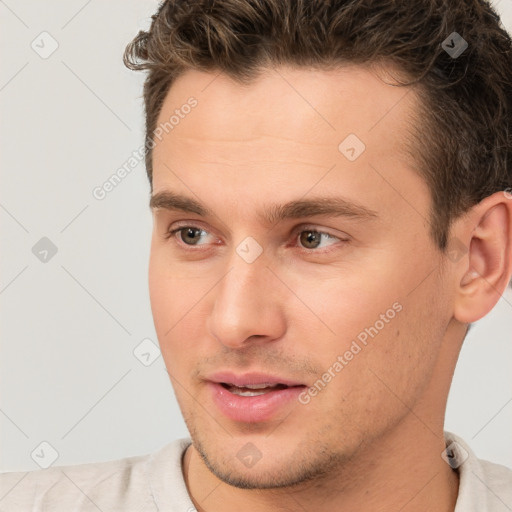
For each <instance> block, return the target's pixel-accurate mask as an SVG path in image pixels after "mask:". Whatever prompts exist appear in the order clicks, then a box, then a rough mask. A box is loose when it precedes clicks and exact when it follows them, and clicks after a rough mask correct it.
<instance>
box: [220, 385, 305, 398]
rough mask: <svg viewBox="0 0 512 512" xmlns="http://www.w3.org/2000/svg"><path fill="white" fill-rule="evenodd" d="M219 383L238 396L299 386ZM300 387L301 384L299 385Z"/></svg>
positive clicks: (257, 394) (255, 394)
mask: <svg viewBox="0 0 512 512" xmlns="http://www.w3.org/2000/svg"><path fill="white" fill-rule="evenodd" d="M220 385H221V386H222V387H223V388H224V389H227V390H228V391H229V392H230V393H233V394H234V395H238V396H260V395H266V394H267V393H272V392H273V391H280V390H282V389H287V388H289V387H299V386H287V385H286V384H269V383H263V384H252V385H250V384H246V385H245V386H236V385H234V384H229V383H226V382H221V383H220ZM300 387H302V386H300Z"/></svg>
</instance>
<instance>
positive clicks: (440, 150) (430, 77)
mask: <svg viewBox="0 0 512 512" xmlns="http://www.w3.org/2000/svg"><path fill="white" fill-rule="evenodd" d="M125 62H126V63H127V64H128V65H129V66H130V67H131V68H132V69H145V70H148V77H147V80H146V83H145V88H144V95H145V96H144V97H145V105H146V129H147V137H146V145H147V149H148V152H147V154H146V167H147V171H148V177H149V180H150V184H151V201H150V206H151V208H152V211H153V213H154V231H153V238H152V245H151V261H150V272H149V284H150V297H151V305H152V311H153V317H154V321H155V326H156V330H157V334H158V338H159V343H160V347H161V351H162V354H163V357H164V360H165V364H166V367H167V370H168V373H169V376H170V378H171V381H172V383H173V386H174V390H175V392H176V396H177V399H178V402H179V405H180V407H181V410H182V413H183V416H184V419H185V421H186V424H187V426H188V429H189V431H190V435H191V439H190V440H188V439H183V440H178V441H174V442H172V443H170V444H169V445H168V446H166V447H164V448H163V449H161V450H160V451H158V452H156V453H154V454H152V455H148V456H139V457H132V458H128V459H123V460H119V461H112V462H106V463H100V464H86V465H79V466H69V467H64V468H58V467H53V468H50V469H47V470H44V471H41V472H38V473H29V474H25V475H23V476H22V475H20V474H17V473H13V474H6V475H3V481H2V490H3V493H5V492H7V495H6V498H5V499H4V500H3V501H2V502H0V505H2V507H3V508H4V509H5V510H103V511H107V510H124V511H129V510H145V511H146V510H148V511H149V510H161V511H163V510H176V511H178V510H180V511H186V510H188V511H192V510H198V511H207V512H216V511H221V510H222V511H224V512H230V511H238V510H242V509H243V510H245V511H248V512H253V511H270V510H272V511H274V510H279V511H285V510H293V511H300V510H304V511H315V512H318V511H327V510H329V511H332V510H350V511H352V512H354V511H356V512H357V511H368V510H378V511H384V512H386V511H397V510H402V511H430V510H432V511H433V510H435V511H454V510H455V511H457V512H462V511H464V512H466V511H479V512H481V511H493V512H497V511H505V510H512V471H511V470H509V469H507V468H505V467H503V466H499V465H497V464H492V463H490V462H484V461H480V460H478V459H476V457H475V456H474V454H473V453H472V452H471V449H470V448H469V446H468V445H466V444H465V443H464V441H463V440H462V439H459V438H458V437H457V436H455V435H453V434H450V433H445V432H443V424H444V413H445V407H446V400H447V396H448V391H449V388H450V382H451V378H452V375H453V371H454V368H455V365H456V361H457V357H458V354H459V351H460V349H461V346H462V343H463V340H464V337H465V336H466V334H467V331H468V329H469V326H470V324H471V323H472V322H475V321H476V320H478V319H480V318H482V317H483V316H485V315H486V314H487V313H488V312H489V311H490V310H491V309H492V308H493V307H494V305H495V304H496V302H497V301H498V300H499V298H500V296H501V294H502V293H503V291H504V290H505V288H506V287H507V284H508V282H509V281H510V278H511V275H512V170H511V164H510V162H511V158H512V130H511V126H512V43H511V40H510V38H509V36H508V35H507V33H506V32H505V31H504V29H503V28H502V27H501V26H500V24H499V19H498V17H497V16H496V14H495V13H494V11H493V10H492V9H491V8H490V6H489V5H488V4H487V3H486V2H483V1H479V0H455V1H452V2H450V4H449V6H448V5H446V3H445V2H441V1H439V0H419V1H417V2H414V3H406V2H392V1H390V2H386V3H385V2H372V1H350V2H349V1H339V2H328V1H326V0H324V1H297V0H218V1H216V2H214V1H211V0H210V1H200V2H181V1H177V0H175V1H171V2H164V3H163V4H162V5H161V6H160V8H159V10H158V12H157V13H156V14H155V16H153V23H152V26H151V29H150V30H149V31H148V32H141V33H139V35H138V36H137V37H136V38H135V39H134V41H133V42H132V43H131V44H130V45H129V46H128V48H127V50H126V53H125Z"/></svg>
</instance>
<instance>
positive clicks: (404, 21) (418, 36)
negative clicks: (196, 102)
mask: <svg viewBox="0 0 512 512" xmlns="http://www.w3.org/2000/svg"><path fill="white" fill-rule="evenodd" d="M453 32H457V33H458V34H460V36H462V38H463V40H464V41H466V42H467V44H468V46H467V48H466V49H465V50H464V51H463V52H462V53H461V54H460V55H459V56H455V55H454V54H453V53H452V54H450V53H449V51H448V50H449V48H450V47H454V46H455V43H454V40H453V37H454V36H453ZM450 37H451V38H452V39H450ZM455 37H458V36H457V35H455ZM464 41H462V42H463V43H464ZM443 42H444V43H443ZM124 62H125V64H126V66H128V67H129V68H130V69H134V70H147V71H148V75H147V77H146V81H145V84H144V102H145V111H146V169H147V173H148V177H149V181H150V184H151V188H152V151H151V148H152V147H153V146H154V140H153V132H154V130H155V128H156V122H157V119H158V116H159V114H160V111H161V108H162V104H163V102H164V99H165V97H166V95H167V92H168V90H169V88H170V86H171V85H172V83H173V81H174V80H175V79H176V78H177V77H178V76H179V75H180V74H182V73H183V72H184V71H186V70H187V69H196V70H200V71H220V72H224V73H226V74H228V75H229V76H230V77H231V78H233V79H235V80H237V81H239V82H241V83H247V82H250V81H251V80H253V79H254V78H255V77H257V75H258V72H259V71H261V69H262V68H264V67H266V66H272V65H279V64H291V65H295V66H297V65H298V66H309V67H316V68H319V67H320V68H322V67H325V68H332V67H333V66H341V65H343V64H344V63H355V64H358V63H359V64H364V63H368V64H372V63H379V62H384V63H389V64H392V65H394V66H395V67H396V68H397V69H399V70H400V71H402V72H403V73H404V76H405V77H407V80H405V81H403V80H400V83H399V84H397V85H404V86H407V85H412V84H415V85H416V86H417V87H416V90H417V92H418V95H419V97H420V98H421V101H420V110H421V112H418V113H417V116H415V121H416V122H415V123H414V129H413V132H414V133H413V134H412V140H413V141H414V144H413V146H414V147H413V148H411V151H410V153H411V155H412V156H413V158H414V161H415V162H416V163H417V167H418V172H419V173H420V174H421V176H422V177H423V178H424V179H425V181H426V183H427V185H428V186H429V189H430V191H431V194H432V201H431V211H430V222H431V235H432V237H433V239H434V240H435V242H436V243H437V245H438V246H439V248H440V249H441V250H445V249H446V247H447V242H448V239H447V238H448V232H449V227H450V225H451V221H452V220H453V219H455V218H457V217H458V216H459V215H461V214H462V213H464V212H465V211H467V210H468V209H469V208H471V207H472V206H474V205H475V204H477V203H479V202H480V201H481V200H482V199H484V198H485V197H487V196H489V195H491V194H493V193H494V192H497V191H500V190H503V191H505V190H507V189H509V190H510V191H511V193H512V189H511V188H510V187H512V158H511V155H512V41H511V39H510V36H509V34H508V33H507V32H506V30H505V29H504V28H503V26H502V25H501V22H500V18H499V16H498V15H497V13H496V12H495V11H494V10H493V8H492V7H491V6H490V4H489V3H488V2H486V1H483V0H449V1H448V0H414V2H405V1H403V0H189V1H186V0H168V1H164V2H162V3H161V4H160V6H159V8H158V10H157V12H156V14H154V15H153V16H152V23H151V27H150V29H149V31H140V32H139V33H138V35H137V36H136V37H135V38H134V39H133V41H132V42H131V43H130V44H129V45H128V46H127V47H126V50H125V53H124Z"/></svg>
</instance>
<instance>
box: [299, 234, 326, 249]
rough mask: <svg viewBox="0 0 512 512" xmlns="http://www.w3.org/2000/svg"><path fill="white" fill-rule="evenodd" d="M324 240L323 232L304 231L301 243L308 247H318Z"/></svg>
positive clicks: (301, 235)
mask: <svg viewBox="0 0 512 512" xmlns="http://www.w3.org/2000/svg"><path fill="white" fill-rule="evenodd" d="M321 241H322V234H321V233H319V232H318V231H302V233H301V234H300V243H301V244H302V245H303V247H305V248H306V249H316V248H317V247H318V246H319V245H320V242H321Z"/></svg>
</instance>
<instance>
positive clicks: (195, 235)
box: [165, 226, 209, 246]
mask: <svg viewBox="0 0 512 512" xmlns="http://www.w3.org/2000/svg"><path fill="white" fill-rule="evenodd" d="M178 233H179V238H180V240H181V241H182V242H183V243H184V244H185V245H192V246H194V245H205V244H200V243H199V241H200V240H201V237H202V236H203V237H205V236H207V235H209V233H208V231H205V230H204V229H201V228H198V227H197V226H181V227H179V228H176V229H173V230H170V231H168V232H167V234H166V236H165V238H171V237H173V236H176V235H177V234H178Z"/></svg>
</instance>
